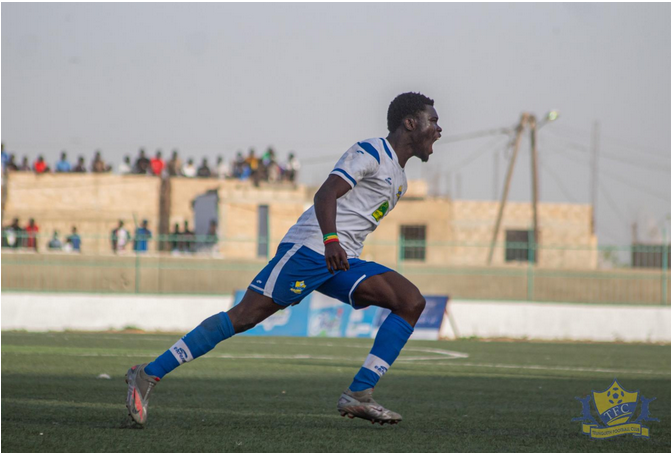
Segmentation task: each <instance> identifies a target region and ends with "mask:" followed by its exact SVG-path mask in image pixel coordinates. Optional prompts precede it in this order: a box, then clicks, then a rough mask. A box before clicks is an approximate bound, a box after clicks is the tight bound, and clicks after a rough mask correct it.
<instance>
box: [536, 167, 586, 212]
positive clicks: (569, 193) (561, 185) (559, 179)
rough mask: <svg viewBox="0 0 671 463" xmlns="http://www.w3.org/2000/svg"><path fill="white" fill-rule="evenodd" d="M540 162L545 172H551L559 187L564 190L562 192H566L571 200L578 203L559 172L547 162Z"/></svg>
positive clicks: (565, 194)
mask: <svg viewBox="0 0 671 463" xmlns="http://www.w3.org/2000/svg"><path fill="white" fill-rule="evenodd" d="M539 164H540V165H541V169H543V170H544V171H545V172H547V173H548V174H550V177H552V178H553V179H554V181H555V182H556V183H557V185H558V186H559V189H560V190H561V191H562V193H564V196H566V197H567V198H568V199H569V201H571V202H573V203H577V202H578V201H577V200H576V199H575V198H574V197H573V195H572V194H571V192H570V191H569V190H568V189H567V188H566V186H565V185H564V182H562V181H561V178H559V176H558V175H557V173H556V172H555V171H553V170H552V169H551V168H549V167H548V166H547V165H546V164H545V163H543V162H540V163H539Z"/></svg>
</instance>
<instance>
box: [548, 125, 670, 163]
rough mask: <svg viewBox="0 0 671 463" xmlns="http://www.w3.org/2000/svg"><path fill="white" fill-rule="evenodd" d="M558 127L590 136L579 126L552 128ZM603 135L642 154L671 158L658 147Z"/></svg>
mask: <svg viewBox="0 0 671 463" xmlns="http://www.w3.org/2000/svg"><path fill="white" fill-rule="evenodd" d="M557 129H558V130H560V131H561V130H562V129H564V130H566V129H569V130H570V131H573V132H579V133H581V134H583V135H584V136H585V137H587V136H589V132H588V131H585V130H581V129H578V128H575V127H570V126H566V125H565V124H564V125H563V126H559V125H557V126H554V127H553V129H552V130H557ZM555 135H557V136H561V135H559V134H555ZM601 136H602V138H605V139H608V140H611V141H614V142H617V143H618V144H619V145H629V146H631V147H632V148H628V149H629V150H631V151H638V152H639V153H641V154H647V155H650V156H655V157H661V158H664V159H669V157H670V156H671V153H661V152H659V150H657V149H653V148H650V147H647V146H643V145H639V144H637V143H633V142H631V141H628V140H623V139H621V138H617V137H610V136H604V135H601Z"/></svg>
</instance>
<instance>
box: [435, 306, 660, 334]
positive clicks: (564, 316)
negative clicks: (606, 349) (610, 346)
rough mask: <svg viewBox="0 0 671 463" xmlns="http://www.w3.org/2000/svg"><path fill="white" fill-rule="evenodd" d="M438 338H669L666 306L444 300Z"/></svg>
mask: <svg viewBox="0 0 671 463" xmlns="http://www.w3.org/2000/svg"><path fill="white" fill-rule="evenodd" d="M449 312H450V321H451V322H452V323H448V320H445V321H444V322H443V326H442V330H441V337H448V338H452V337H454V335H455V333H454V329H453V328H456V331H457V332H458V336H461V337H470V336H479V337H483V338H518V339H523V338H527V339H555V340H564V339H566V340H574V341H628V342H671V307H666V308H665V307H661V306H660V307H654V306H653V307H651V306H619V305H588V304H585V305H580V304H545V303H532V302H475V301H450V302H449Z"/></svg>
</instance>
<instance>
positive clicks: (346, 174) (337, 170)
mask: <svg viewBox="0 0 671 463" xmlns="http://www.w3.org/2000/svg"><path fill="white" fill-rule="evenodd" d="M333 172H340V173H342V174H343V175H344V176H345V177H347V178H348V179H349V181H350V182H352V183H353V184H354V186H356V180H354V177H352V176H351V175H350V174H348V173H347V172H345V171H344V170H342V169H333Z"/></svg>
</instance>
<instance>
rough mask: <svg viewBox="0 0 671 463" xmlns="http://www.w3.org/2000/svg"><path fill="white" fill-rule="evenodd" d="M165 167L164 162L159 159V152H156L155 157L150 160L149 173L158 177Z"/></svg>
mask: <svg viewBox="0 0 671 463" xmlns="http://www.w3.org/2000/svg"><path fill="white" fill-rule="evenodd" d="M164 167H165V162H164V161H163V159H161V152H160V151H157V152H156V157H155V158H153V159H152V160H151V171H152V172H153V174H154V175H156V176H157V177H160V176H161V174H162V173H163V168H164Z"/></svg>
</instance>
